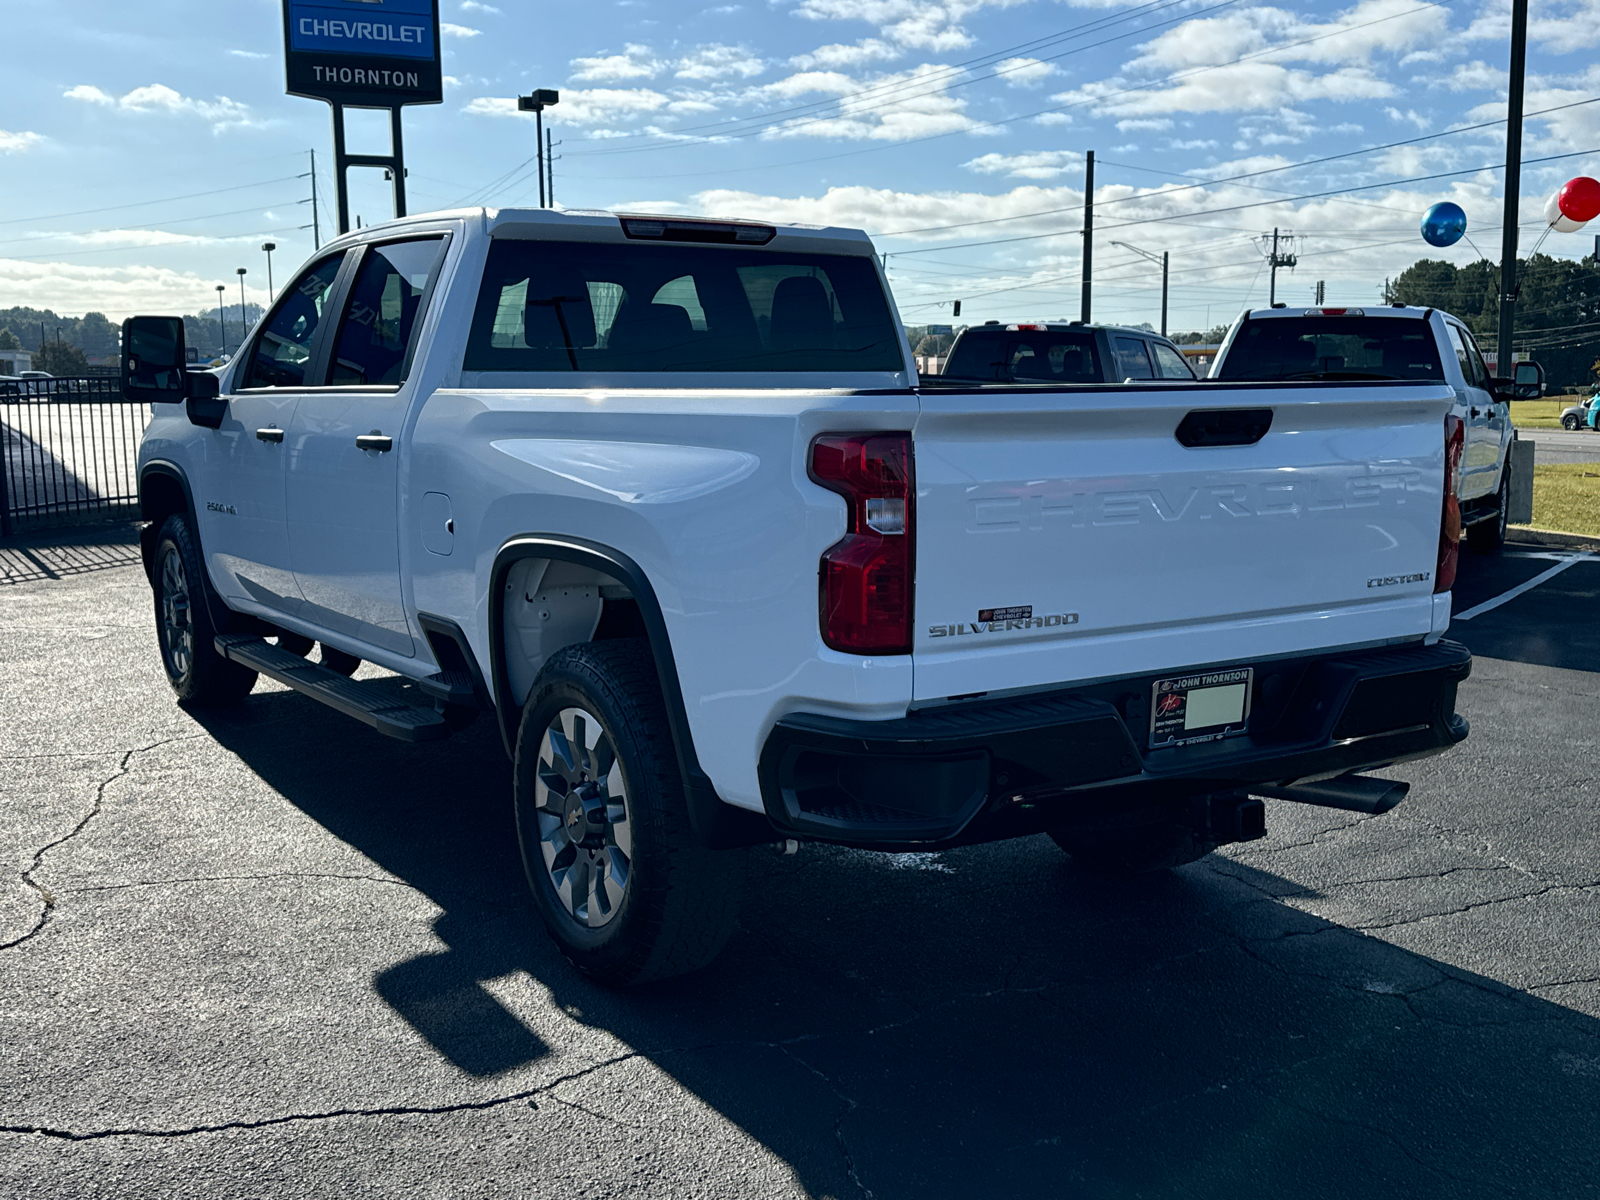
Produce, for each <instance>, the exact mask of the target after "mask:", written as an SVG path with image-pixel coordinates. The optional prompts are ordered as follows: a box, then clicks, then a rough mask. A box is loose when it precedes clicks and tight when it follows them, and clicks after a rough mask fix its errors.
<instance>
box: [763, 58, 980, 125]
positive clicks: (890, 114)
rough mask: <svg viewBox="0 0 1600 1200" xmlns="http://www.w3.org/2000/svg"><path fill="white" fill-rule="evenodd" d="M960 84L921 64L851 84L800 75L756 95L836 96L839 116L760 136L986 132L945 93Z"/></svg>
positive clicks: (944, 71) (837, 75)
mask: <svg viewBox="0 0 1600 1200" xmlns="http://www.w3.org/2000/svg"><path fill="white" fill-rule="evenodd" d="M958 78H960V76H959V74H958V73H956V72H954V71H952V70H951V68H949V67H946V66H941V65H939V64H937V63H923V64H922V65H920V66H917V67H913V68H912V69H911V70H909V71H901V72H899V73H896V74H888V75H880V76H877V77H876V78H873V79H866V80H861V79H855V78H852V77H851V76H849V75H845V74H843V73H842V72H839V71H802V72H799V73H798V74H795V75H791V76H789V77H788V78H786V79H780V80H778V81H776V82H775V83H771V84H768V85H767V86H766V87H764V88H761V89H759V94H761V95H763V96H768V97H776V98H780V99H791V98H794V97H797V96H804V95H813V94H816V93H822V94H823V95H834V96H837V97H839V107H838V109H837V111H836V112H835V113H833V114H831V115H826V116H816V115H812V116H804V117H796V118H794V119H793V120H789V121H785V122H783V123H782V124H780V125H777V126H775V127H773V128H770V129H768V130H767V131H766V132H765V133H763V134H762V136H763V137H766V138H790V137H827V138H849V139H851V140H863V139H865V140H870V141H904V140H906V139H909V138H920V137H929V136H932V135H934V134H941V133H962V132H973V131H976V130H979V129H983V128H985V126H984V125H983V123H982V122H980V121H976V120H973V119H972V118H971V117H969V116H967V114H966V111H965V110H966V107H967V102H966V100H964V99H958V98H956V97H954V96H951V95H950V94H949V93H948V92H947V91H946V90H945V89H946V88H948V87H949V86H950V84H951V83H953V82H955V81H956V80H957V79H958Z"/></svg>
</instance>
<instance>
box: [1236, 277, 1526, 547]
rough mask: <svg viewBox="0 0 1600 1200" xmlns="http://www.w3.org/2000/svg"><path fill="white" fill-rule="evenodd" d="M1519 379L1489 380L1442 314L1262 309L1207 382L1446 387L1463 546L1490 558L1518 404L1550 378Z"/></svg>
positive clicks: (1507, 482) (1502, 531) (1500, 524)
mask: <svg viewBox="0 0 1600 1200" xmlns="http://www.w3.org/2000/svg"><path fill="white" fill-rule="evenodd" d="M1514 369H1515V372H1516V376H1515V378H1514V379H1497V378H1494V377H1493V376H1491V375H1490V374H1489V369H1488V367H1487V366H1485V364H1484V361H1483V354H1482V352H1481V351H1479V349H1478V342H1477V339H1476V338H1474V337H1473V335H1472V331H1471V330H1470V329H1468V328H1467V326H1466V323H1465V322H1463V321H1461V320H1460V319H1459V318H1457V317H1453V316H1451V315H1450V314H1449V313H1447V312H1442V311H1440V310H1439V309H1437V308H1413V307H1410V306H1408V305H1404V304H1393V305H1388V304H1386V305H1379V306H1374V307H1371V308H1288V307H1283V306H1280V307H1275V308H1258V309H1247V310H1246V311H1245V312H1244V313H1242V314H1241V315H1240V317H1239V319H1238V320H1237V321H1235V322H1234V324H1233V327H1232V328H1231V329H1229V330H1228V336H1227V337H1226V338H1224V339H1223V342H1222V346H1221V347H1220V348H1219V349H1218V351H1217V357H1216V359H1215V360H1214V361H1213V362H1212V364H1211V373H1210V376H1209V378H1211V379H1213V380H1218V381H1223V382H1230V381H1231V382H1241V381H1244V380H1253V381H1257V382H1264V383H1277V382H1284V381H1302V382H1303V381H1320V382H1332V381H1344V380H1358V379H1359V380H1401V379H1406V380H1412V381H1415V382H1418V383H1428V382H1431V383H1439V382H1442V383H1444V384H1445V385H1446V386H1448V387H1449V388H1450V390H1451V392H1452V393H1453V394H1454V396H1455V404H1454V405H1453V406H1452V410H1451V411H1452V414H1453V415H1454V417H1455V418H1456V419H1457V420H1458V421H1459V422H1460V423H1461V424H1460V428H1461V435H1462V449H1461V467H1460V470H1459V471H1458V472H1457V473H1456V476H1455V479H1456V492H1455V495H1456V500H1457V503H1458V507H1459V509H1460V518H1461V524H1462V526H1463V527H1464V528H1465V529H1466V536H1467V544H1468V545H1469V546H1471V547H1472V548H1473V549H1474V550H1480V551H1484V552H1486V553H1488V552H1493V551H1496V550H1498V549H1500V547H1501V546H1502V545H1504V544H1505V540H1506V522H1507V518H1508V517H1509V516H1510V513H1511V509H1512V506H1513V504H1512V495H1513V493H1512V476H1513V472H1514V463H1513V459H1514V455H1513V449H1514V447H1515V445H1516V440H1517V431H1516V427H1515V426H1513V425H1512V423H1511V406H1510V402H1511V401H1512V400H1513V399H1525V400H1531V399H1535V398H1536V397H1538V396H1540V395H1541V394H1542V393H1543V384H1544V370H1543V368H1542V367H1540V366H1539V365H1538V364H1537V363H1533V362H1523V363H1518V364H1517V365H1516V367H1515V368H1514Z"/></svg>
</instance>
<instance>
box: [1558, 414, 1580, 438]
mask: <svg viewBox="0 0 1600 1200" xmlns="http://www.w3.org/2000/svg"><path fill="white" fill-rule="evenodd" d="M1580 424H1581V422H1580V421H1579V420H1578V414H1577V413H1568V414H1567V415H1566V416H1564V417H1562V418H1561V428H1563V429H1565V430H1566V431H1567V432H1568V433H1576V432H1577V431H1578V426H1579V425H1580Z"/></svg>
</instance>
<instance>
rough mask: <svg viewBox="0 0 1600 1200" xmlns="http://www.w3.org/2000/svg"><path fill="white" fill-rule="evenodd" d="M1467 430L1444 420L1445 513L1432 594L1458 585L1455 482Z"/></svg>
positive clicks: (1458, 422)
mask: <svg viewBox="0 0 1600 1200" xmlns="http://www.w3.org/2000/svg"><path fill="white" fill-rule="evenodd" d="M1466 436H1467V431H1466V426H1464V425H1463V424H1462V423H1461V418H1460V417H1458V416H1455V415H1454V414H1452V415H1450V416H1447V417H1445V419H1444V513H1443V517H1442V519H1441V520H1440V523H1439V561H1438V562H1437V563H1435V564H1434V568H1433V590H1434V591H1435V592H1448V591H1449V590H1450V589H1451V588H1453V587H1455V585H1456V562H1457V560H1458V559H1459V558H1460V557H1461V502H1460V501H1459V500H1457V499H1456V481H1457V480H1458V479H1460V478H1461V450H1462V447H1463V446H1465V445H1466Z"/></svg>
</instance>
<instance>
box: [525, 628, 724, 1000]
mask: <svg viewBox="0 0 1600 1200" xmlns="http://www.w3.org/2000/svg"><path fill="white" fill-rule="evenodd" d="M515 793H516V815H517V837H518V840H519V842H520V843H521V848H522V863H523V868H524V869H525V871H526V872H527V876H528V883H529V885H530V886H531V887H532V889H533V896H534V901H535V904H536V905H537V907H538V909H539V915H540V916H541V917H542V918H543V919H544V923H545V927H546V928H547V929H548V930H549V931H550V935H551V937H553V938H554V939H555V941H556V944H557V945H559V946H560V947H561V950H562V953H564V954H565V955H566V956H567V957H568V958H569V959H571V960H572V962H573V964H574V965H575V966H577V967H578V969H579V970H581V971H583V972H584V973H586V974H588V975H591V976H593V977H594V978H595V979H597V980H599V981H601V982H603V983H608V984H613V985H619V986H622V985H628V984H634V983H643V982H645V981H647V980H651V979H662V978H666V977H668V976H672V975H681V974H683V973H685V972H688V971H693V970H695V969H697V968H699V967H703V966H705V965H706V964H707V963H709V962H710V961H711V960H712V959H713V958H715V957H716V955H717V953H718V952H719V951H720V950H721V949H722V947H723V944H724V943H725V942H726V941H727V939H728V935H729V934H730V933H731V932H732V930H733V921H734V917H735V915H736V913H737V910H738V899H739V890H740V886H741V884H742V881H743V876H744V865H745V855H744V852H743V851H742V850H722V851H712V850H707V849H706V848H705V847H703V846H702V845H701V844H700V843H699V842H698V841H697V840H696V839H695V837H694V834H693V831H692V830H691V828H690V825H689V814H688V808H687V805H686V804H685V801H684V794H683V782H682V777H681V776H680V774H679V772H678V762H677V754H676V751H675V748H674V744H673V739H672V730H671V728H670V726H669V725H668V722H667V715H666V706H665V704H664V703H663V701H662V699H661V689H660V685H659V683H658V682H657V678H656V669H655V662H654V659H653V658H652V656H651V653H650V647H649V643H648V642H646V641H645V640H644V639H642V638H621V639H616V640H608V641H603V642H589V643H584V644H581V645H577V646H569V647H567V648H566V649H565V650H562V651H560V652H558V653H557V654H555V655H554V656H552V657H551V659H550V661H549V662H548V663H547V664H546V665H545V667H544V670H542V671H541V672H540V673H539V678H538V680H537V681H535V683H534V687H533V691H532V693H531V694H530V695H529V697H528V702H527V704H526V705H525V706H524V708H523V713H522V724H521V726H520V728H519V730H518V733H517V750H516V775H515Z"/></svg>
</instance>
